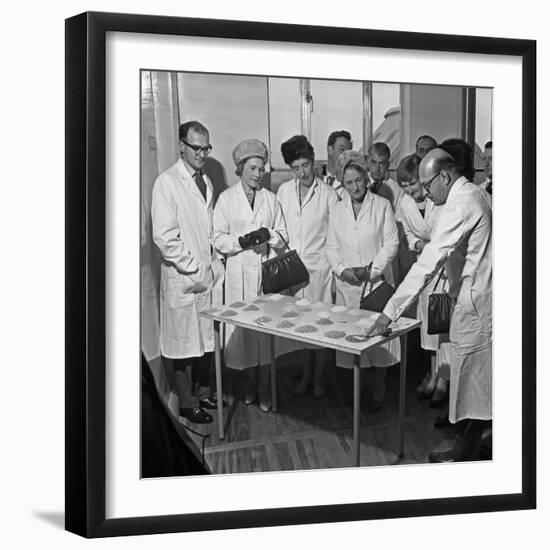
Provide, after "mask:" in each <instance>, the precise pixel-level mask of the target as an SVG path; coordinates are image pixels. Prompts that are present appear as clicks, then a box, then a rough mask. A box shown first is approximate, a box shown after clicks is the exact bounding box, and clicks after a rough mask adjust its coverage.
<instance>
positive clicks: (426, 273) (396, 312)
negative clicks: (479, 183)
mask: <svg viewBox="0 0 550 550" xmlns="http://www.w3.org/2000/svg"><path fill="white" fill-rule="evenodd" d="M466 234H467V229H466V225H465V222H464V216H463V215H462V213H461V212H460V211H459V210H458V209H457V208H453V207H449V208H448V207H445V210H444V211H443V212H442V213H441V217H440V218H439V220H438V222H437V225H436V227H435V228H434V232H433V234H432V240H431V241H430V242H429V243H428V244H426V246H425V247H424V250H423V251H422V253H421V254H420V256H419V257H418V260H417V261H416V263H414V264H413V266H412V267H411V269H410V271H409V273H408V274H407V276H406V277H405V279H404V280H403V281H402V283H401V284H400V285H399V287H398V288H397V290H396V291H395V294H394V295H393V296H392V298H391V299H390V301H389V302H388V303H387V304H386V307H385V308H384V314H385V315H387V316H388V317H389V318H390V319H391V320H392V321H396V320H397V319H398V318H399V317H400V316H401V315H402V314H403V312H404V311H405V310H406V309H407V308H408V307H409V306H410V305H411V304H412V303H413V302H414V301H415V300H416V299H417V298H418V296H419V294H420V293H421V292H422V290H423V289H424V288H425V287H426V285H427V284H428V283H429V282H430V281H431V279H432V278H433V277H434V276H435V275H436V273H437V272H438V271H439V269H440V268H441V266H442V265H443V263H444V262H445V260H446V259H447V258H448V257H449V254H450V253H451V252H452V251H453V250H454V249H455V248H456V247H457V246H458V245H459V244H460V243H461V242H462V240H463V239H464V238H465V236H466Z"/></svg>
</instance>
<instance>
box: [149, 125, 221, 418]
mask: <svg viewBox="0 0 550 550" xmlns="http://www.w3.org/2000/svg"><path fill="white" fill-rule="evenodd" d="M179 150H180V158H179V159H178V161H177V162H176V163H175V164H174V165H172V166H171V167H170V168H168V170H166V171H165V172H163V173H162V174H161V175H160V176H159V177H158V178H157V180H156V182H155V185H154V187H153V200H152V208H151V217H152V221H153V240H154V241H155V244H156V245H157V247H158V249H159V250H160V253H161V255H162V265H161V279H160V338H161V350H162V355H163V356H164V357H165V358H167V359H172V361H173V365H174V379H175V386H176V392H177V394H178V398H179V412H180V415H181V416H182V417H184V418H187V419H188V420H190V421H191V422H196V423H201V424H206V423H210V422H212V421H213V418H212V416H211V415H210V414H208V413H207V412H206V410H205V409H215V408H216V406H217V403H216V400H215V399H214V398H213V397H212V395H211V392H210V387H209V386H210V384H209V376H210V367H211V364H212V355H213V350H214V327H213V323H212V322H211V321H208V320H206V319H204V318H202V317H201V316H200V315H199V312H200V311H201V310H203V309H208V308H210V307H211V306H212V305H213V303H214V302H216V303H221V285H222V282H223V265H222V264H221V261H220V259H219V257H218V255H217V252H216V250H215V248H214V247H213V246H212V245H211V242H212V214H213V199H214V188H213V186H212V183H211V182H210V179H209V178H208V176H207V175H206V174H205V173H204V172H203V168H204V165H205V162H206V158H207V156H208V154H209V153H210V151H211V150H212V146H211V145H210V136H209V133H208V130H207V129H206V128H205V127H204V126H203V125H202V124H201V123H200V122H197V121H191V122H186V123H185V124H182V125H181V126H180V128H179ZM191 374H192V377H191ZM192 379H193V380H194V382H195V383H196V385H197V386H198V390H197V392H196V395H193V393H192V388H193V381H192ZM220 398H221V397H220Z"/></svg>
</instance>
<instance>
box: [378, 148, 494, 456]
mask: <svg viewBox="0 0 550 550" xmlns="http://www.w3.org/2000/svg"><path fill="white" fill-rule="evenodd" d="M465 170H467V166H466V165H464V163H460V162H459V161H457V160H456V159H455V158H453V157H452V156H451V155H450V154H449V153H448V152H447V151H445V150H443V149H439V148H438V149H433V150H432V151H430V152H429V153H428V154H427V155H426V157H425V158H424V159H423V160H422V162H421V164H420V181H421V182H422V184H423V185H424V187H425V188H426V190H427V191H428V197H429V198H430V199H431V200H432V201H433V202H434V204H436V205H443V208H442V211H441V214H440V218H439V221H438V223H437V225H436V227H435V229H434V233H433V234H432V238H431V241H430V242H428V243H427V244H426V246H425V247H424V249H423V251H422V253H421V254H420V256H419V258H418V261H417V262H416V263H415V264H414V265H413V266H412V268H411V270H410V271H409V273H408V275H407V276H406V277H405V279H404V280H403V282H402V283H401V285H400V286H399V287H398V289H397V290H396V292H395V294H394V295H393V297H392V298H391V299H390V301H389V302H388V303H387V304H386V307H385V308H384V312H383V313H382V314H381V315H380V316H379V317H378V318H377V320H376V321H375V323H374V325H373V327H372V328H371V329H370V331H369V335H371V336H374V335H376V334H387V333H388V332H389V331H391V328H390V326H389V325H390V324H391V322H392V321H395V320H397V319H398V318H399V317H400V316H401V315H402V313H403V312H404V311H405V310H406V309H407V307H408V306H409V305H410V304H411V303H412V302H413V301H414V300H416V299H417V298H418V295H419V294H420V292H421V291H422V289H423V288H424V287H425V286H426V285H427V283H428V282H429V281H430V280H431V278H433V277H434V275H435V274H436V273H437V272H438V271H439V269H440V267H441V266H442V265H443V263H444V262H446V261H447V260H448V259H449V257H450V256H451V255H452V260H453V261H452V262H447V264H446V266H449V265H450V264H451V263H452V266H451V268H450V269H449V270H448V271H447V274H448V276H449V283H450V294H451V296H456V305H455V308H454V311H453V313H452V317H451V329H450V340H451V350H452V351H451V369H450V370H451V380H450V395H449V420H450V422H451V423H453V424H456V425H457V429H458V432H459V434H460V435H459V437H458V439H457V440H456V441H455V444H454V446H453V448H452V449H450V450H449V451H445V452H434V453H430V455H429V460H430V461H431V462H458V461H464V460H476V459H477V458H478V457H479V447H480V442H481V433H482V431H483V429H484V428H485V427H487V424H488V422H487V421H490V420H491V418H492V393H491V384H492V204H491V198H490V195H488V194H487V193H485V192H484V191H483V190H481V189H480V188H479V187H478V186H477V185H475V184H474V183H472V182H470V181H469V180H468V179H467V178H466V177H465V176H464V171H465ZM456 257H458V259H459V260H462V261H455V260H457V258H456Z"/></svg>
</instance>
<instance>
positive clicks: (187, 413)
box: [180, 407, 214, 424]
mask: <svg viewBox="0 0 550 550" xmlns="http://www.w3.org/2000/svg"><path fill="white" fill-rule="evenodd" d="M180 416H182V417H183V418H187V420H189V421H191V422H194V423H195V424H210V423H211V422H214V419H213V418H212V416H210V415H209V414H208V413H207V412H206V411H205V410H204V409H201V408H200V407H192V408H182V409H180Z"/></svg>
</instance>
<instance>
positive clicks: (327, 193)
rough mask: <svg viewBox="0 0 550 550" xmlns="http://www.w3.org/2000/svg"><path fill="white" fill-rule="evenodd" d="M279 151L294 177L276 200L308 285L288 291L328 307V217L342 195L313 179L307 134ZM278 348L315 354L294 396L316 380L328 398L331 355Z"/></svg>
mask: <svg viewBox="0 0 550 550" xmlns="http://www.w3.org/2000/svg"><path fill="white" fill-rule="evenodd" d="M281 152H282V154H283V159H284V161H285V163H286V164H287V165H288V166H289V167H290V168H291V170H292V172H293V173H294V178H292V179H291V180H289V181H287V182H285V183H283V184H282V185H281V186H280V187H279V190H278V191H277V200H278V202H279V204H280V206H281V210H282V213H283V217H284V219H285V225H286V229H287V233H288V240H289V246H290V248H291V249H294V250H296V251H297V252H298V254H299V255H300V258H301V259H302V261H303V262H304V264H305V266H306V268H307V270H308V273H309V283H308V284H306V285H305V286H304V285H302V286H300V287H298V288H293V289H291V290H290V292H291V293H292V294H293V295H294V296H299V297H300V298H302V299H306V300H309V301H310V302H324V303H326V304H330V303H331V302H332V296H331V283H332V273H331V270H330V266H329V264H328V262H327V258H326V255H325V246H326V240H327V230H328V224H329V217H330V213H331V211H332V209H333V208H334V206H335V205H336V203H337V202H338V195H337V194H336V191H334V189H333V188H332V187H331V186H330V185H328V184H326V183H324V182H323V181H322V180H321V179H320V178H318V177H316V176H315V172H314V171H313V166H314V161H315V154H314V151H313V147H312V145H311V143H309V141H308V140H307V138H306V137H305V136H294V137H292V138H290V139H289V140H288V141H285V142H284V143H283V144H282V145H281ZM280 344H281V349H280V352H289V351H292V350H296V349H313V350H314V354H315V368H312V365H311V363H310V362H309V361H306V362H304V366H303V371H302V378H301V380H300V382H299V383H298V385H297V386H296V388H295V393H296V394H298V395H300V394H303V393H305V392H306V391H307V389H308V387H309V386H310V384H311V382H312V378H313V394H314V395H315V396H316V397H322V396H323V395H324V394H325V388H324V385H323V376H322V373H323V368H324V364H325V363H326V362H327V361H328V360H329V358H330V351H328V350H325V349H322V348H318V347H317V346H312V345H308V344H304V343H299V342H294V341H290V340H283V341H281V342H280Z"/></svg>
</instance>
